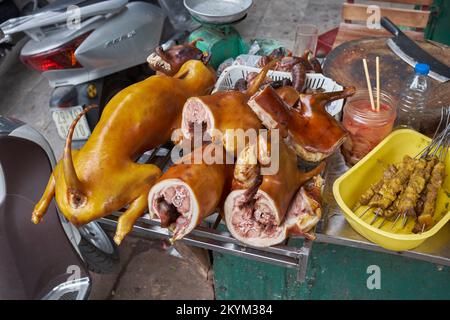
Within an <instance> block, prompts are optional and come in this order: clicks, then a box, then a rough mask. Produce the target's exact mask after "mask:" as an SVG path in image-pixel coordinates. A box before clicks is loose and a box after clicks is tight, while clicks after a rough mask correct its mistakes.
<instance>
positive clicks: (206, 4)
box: [184, 0, 253, 24]
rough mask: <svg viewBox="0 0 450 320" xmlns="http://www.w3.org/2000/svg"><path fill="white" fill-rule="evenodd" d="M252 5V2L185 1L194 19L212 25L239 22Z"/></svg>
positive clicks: (249, 0) (247, 0) (245, 0)
mask: <svg viewBox="0 0 450 320" xmlns="http://www.w3.org/2000/svg"><path fill="white" fill-rule="evenodd" d="M252 4H253V1H252V0H184V6H185V7H186V9H187V10H188V11H189V13H190V14H191V15H192V16H193V17H194V18H196V19H198V20H200V21H202V22H207V23H212V24H227V23H232V22H235V21H238V20H240V19H242V18H244V16H245V15H246V14H247V11H248V10H249V9H250V7H251V6H252Z"/></svg>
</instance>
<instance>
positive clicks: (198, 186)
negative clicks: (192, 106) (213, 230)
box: [148, 144, 232, 240]
mask: <svg viewBox="0 0 450 320" xmlns="http://www.w3.org/2000/svg"><path fill="white" fill-rule="evenodd" d="M220 149H221V151H219V152H223V148H222V146H220ZM196 152H200V153H202V154H206V153H208V154H213V153H214V152H215V149H214V145H213V144H209V145H206V146H204V147H201V148H199V149H196V150H194V151H193V152H192V153H190V154H188V155H187V156H185V157H184V158H182V159H181V160H180V162H179V163H177V164H175V165H173V166H172V167H170V168H169V170H168V171H167V172H166V173H165V174H164V175H163V176H162V177H161V178H160V179H159V180H158V181H157V183H156V184H155V185H154V186H153V187H152V188H151V190H150V192H149V194H148V204H149V212H150V216H151V217H152V218H158V219H160V220H161V227H163V228H171V229H172V231H173V236H172V240H179V239H181V238H183V237H184V236H185V235H187V234H188V233H190V232H191V231H192V230H193V229H194V228H195V227H196V226H198V225H199V224H200V223H201V222H202V220H203V219H204V218H206V217H207V216H209V215H210V214H212V213H214V211H215V210H216V209H217V208H218V207H219V205H220V204H221V199H222V197H223V195H224V194H227V192H228V191H229V189H230V183H231V173H232V170H231V169H232V167H231V166H230V165H226V164H218V163H211V164H207V163H206V162H205V161H202V162H201V163H198V164H195V163H194V159H193V157H194V154H195V153H196ZM222 202H223V201H222Z"/></svg>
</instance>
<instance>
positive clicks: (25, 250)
mask: <svg viewBox="0 0 450 320" xmlns="http://www.w3.org/2000/svg"><path fill="white" fill-rule="evenodd" d="M51 169H52V168H51V164H50V160H49V158H48V156H47V154H46V152H45V151H44V149H42V148H41V147H40V146H39V145H38V144H36V143H34V142H32V141H30V140H26V139H23V138H18V137H14V136H8V135H4V134H0V300H1V299H40V298H43V297H44V296H45V295H47V294H48V293H49V292H51V291H52V289H54V288H55V287H57V286H58V285H60V284H62V283H65V282H67V281H68V280H70V279H71V277H73V276H74V275H73V274H72V273H73V272H74V271H78V272H79V273H78V274H76V277H87V276H88V275H87V273H86V269H85V266H84V262H83V261H82V260H81V259H80V257H79V256H78V254H77V253H76V251H75V249H74V247H73V246H72V244H71V243H70V241H69V240H68V238H67V235H66V234H65V232H64V229H63V226H62V224H61V221H60V218H59V216H58V212H57V209H56V206H55V204H54V202H52V203H51V204H50V207H49V210H48V212H47V214H46V216H45V217H44V220H43V221H42V222H41V223H40V224H38V225H34V224H33V223H32V222H31V212H32V210H33V207H34V205H35V204H36V203H37V201H38V200H39V198H40V197H41V194H42V192H43V190H44V189H45V186H46V184H47V182H48V178H49V176H50V173H51ZM66 298H67V297H66Z"/></svg>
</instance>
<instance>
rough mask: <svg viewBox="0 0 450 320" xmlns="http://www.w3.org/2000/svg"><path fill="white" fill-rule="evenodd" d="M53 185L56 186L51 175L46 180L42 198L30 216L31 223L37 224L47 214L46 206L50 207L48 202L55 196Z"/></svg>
mask: <svg viewBox="0 0 450 320" xmlns="http://www.w3.org/2000/svg"><path fill="white" fill-rule="evenodd" d="M55 184H56V181H55V176H54V175H53V173H52V175H51V176H50V179H49V180H48V183H47V187H45V191H44V194H43V195H42V198H41V199H40V200H39V202H38V203H37V204H36V206H35V207H34V210H33V213H32V214H31V221H33V223H34V224H38V223H39V222H40V221H41V220H42V217H43V216H44V215H45V213H46V212H47V209H48V206H49V205H50V202H51V201H52V199H53V197H54V196H55Z"/></svg>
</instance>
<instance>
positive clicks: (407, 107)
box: [396, 63, 430, 131]
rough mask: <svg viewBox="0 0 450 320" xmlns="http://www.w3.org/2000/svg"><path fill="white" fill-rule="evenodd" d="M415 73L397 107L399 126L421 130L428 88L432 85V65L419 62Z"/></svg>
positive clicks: (407, 83)
mask: <svg viewBox="0 0 450 320" xmlns="http://www.w3.org/2000/svg"><path fill="white" fill-rule="evenodd" d="M414 71H415V74H414V75H413V76H412V77H411V78H409V79H408V81H407V82H406V86H405V88H404V90H403V92H402V94H401V96H400V100H399V103H398V107H397V121H396V123H397V126H398V127H407V128H411V129H414V130H417V131H419V129H420V124H421V122H422V118H423V115H424V111H425V107H426V99H427V89H428V88H429V86H430V82H429V79H428V76H427V75H428V72H430V66H429V65H427V64H424V63H418V64H416V66H415V67H414Z"/></svg>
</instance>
